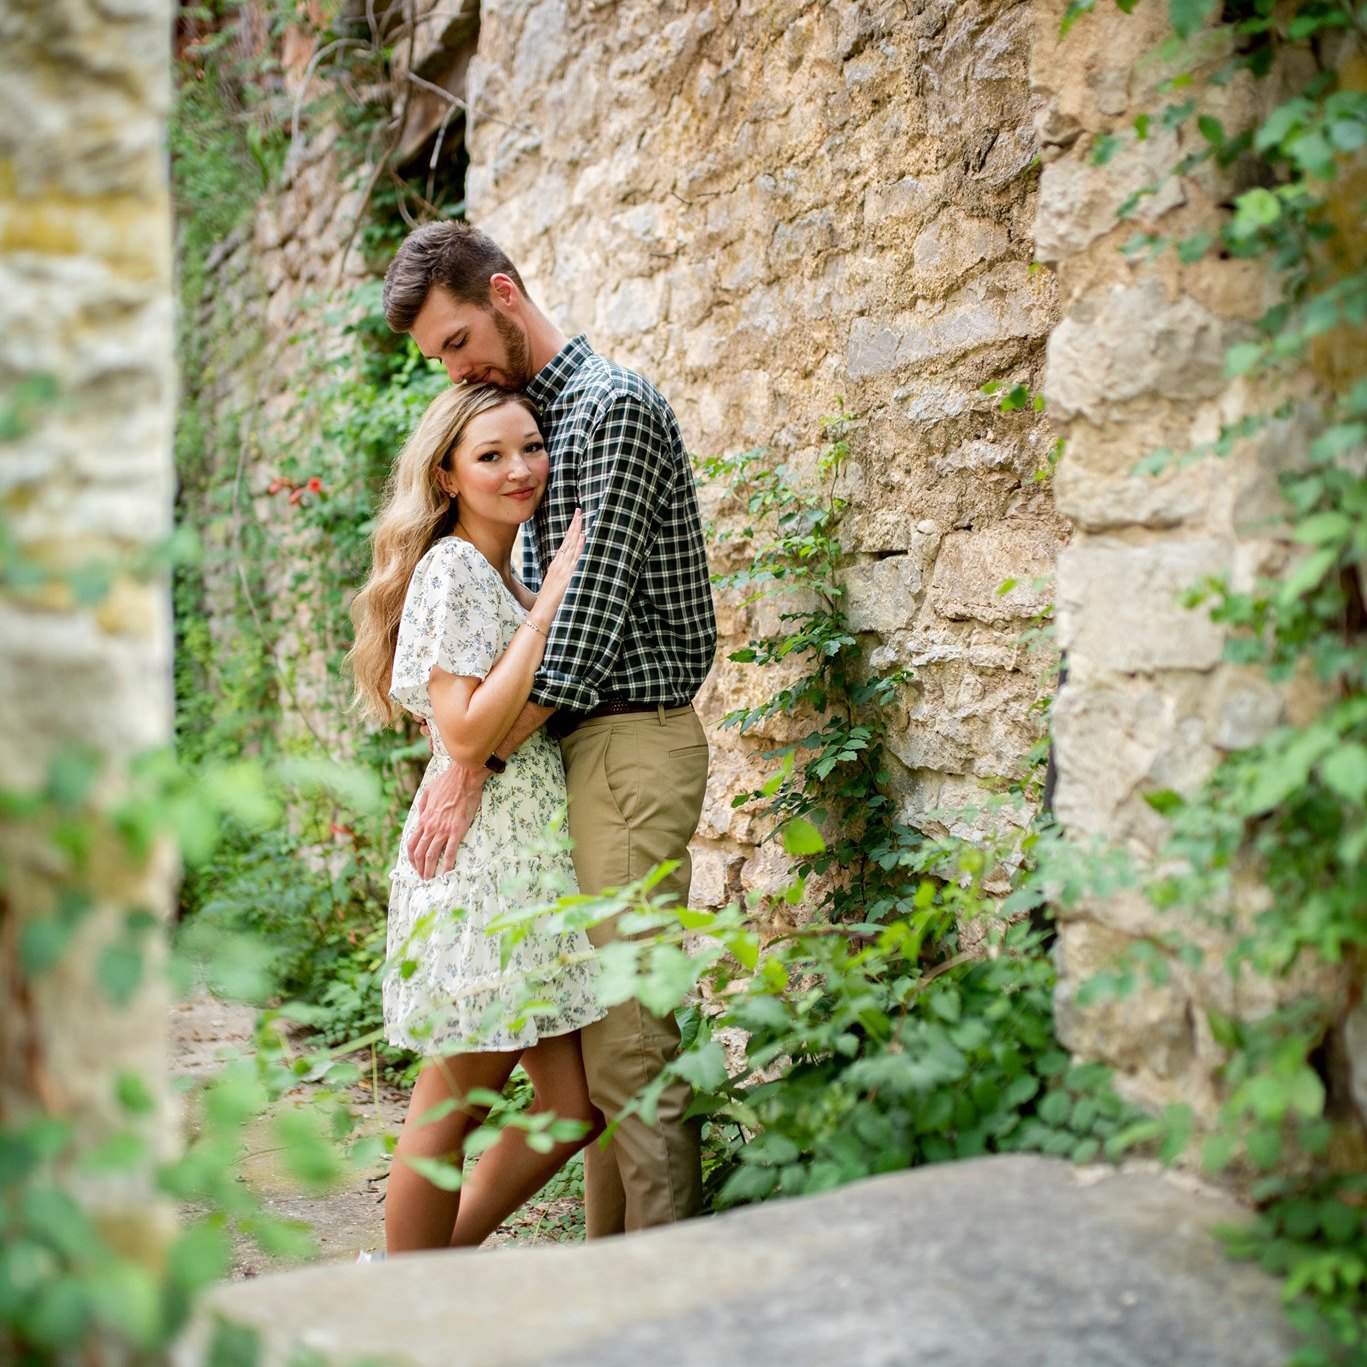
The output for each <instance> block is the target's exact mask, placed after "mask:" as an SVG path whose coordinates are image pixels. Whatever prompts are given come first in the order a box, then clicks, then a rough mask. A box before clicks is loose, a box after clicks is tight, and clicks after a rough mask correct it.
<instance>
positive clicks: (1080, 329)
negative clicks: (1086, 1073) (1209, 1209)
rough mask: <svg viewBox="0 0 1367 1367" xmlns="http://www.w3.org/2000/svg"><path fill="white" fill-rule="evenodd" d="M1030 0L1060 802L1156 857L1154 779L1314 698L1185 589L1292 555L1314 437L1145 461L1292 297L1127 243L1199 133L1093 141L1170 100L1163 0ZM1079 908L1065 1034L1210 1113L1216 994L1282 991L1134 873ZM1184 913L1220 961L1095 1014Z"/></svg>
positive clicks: (1188, 212) (1235, 400)
mask: <svg viewBox="0 0 1367 1367" xmlns="http://www.w3.org/2000/svg"><path fill="white" fill-rule="evenodd" d="M1032 8H1033V11H1034V14H1033V18H1034V22H1035V36H1034V41H1033V44H1032V49H1033V68H1032V72H1033V75H1032V79H1033V85H1034V89H1035V91H1036V93H1037V95H1038V96H1040V97H1042V98H1043V100H1044V101H1045V104H1044V107H1043V109H1042V111H1041V115H1040V123H1039V127H1040V133H1041V142H1042V147H1043V156H1044V160H1045V166H1044V170H1043V175H1042V178H1041V188H1040V202H1039V219H1038V229H1037V242H1036V251H1037V253H1038V255H1039V257H1040V259H1041V260H1042V261H1044V262H1046V263H1048V264H1049V265H1050V266H1051V267H1053V268H1054V269H1055V270H1056V272H1057V279H1058V288H1059V295H1060V303H1061V307H1062V315H1063V316H1062V318H1061V320H1060V322H1059V324H1058V327H1057V328H1056V330H1055V331H1054V333H1053V335H1052V337H1051V338H1050V341H1049V348H1048V367H1047V371H1046V379H1045V394H1046V396H1047V399H1048V406H1049V414H1050V418H1051V421H1052V422H1053V423H1054V424H1055V425H1056V426H1057V428H1058V429H1059V431H1060V432H1061V434H1062V435H1063V436H1064V437H1066V439H1067V451H1066V454H1065V456H1064V458H1063V460H1062V463H1061V465H1060V467H1059V473H1058V478H1057V484H1058V490H1057V493H1058V506H1059V511H1060V512H1061V513H1062V514H1063V515H1064V516H1066V517H1068V518H1069V519H1070V520H1071V521H1072V523H1073V526H1074V529H1075V531H1074V536H1073V539H1072V541H1071V543H1070V544H1069V545H1068V546H1067V547H1066V549H1065V550H1064V551H1063V553H1062V555H1061V556H1060V559H1059V564H1058V607H1059V622H1058V626H1059V644H1060V646H1061V647H1062V650H1063V652H1064V654H1065V659H1066V668H1067V682H1066V684H1065V685H1064V687H1063V688H1062V689H1061V691H1060V694H1059V697H1058V700H1057V702H1056V703H1055V706H1054V735H1055V745H1056V753H1057V762H1058V770H1059V774H1058V791H1057V801H1056V811H1057V814H1058V817H1059V820H1060V821H1061V823H1062V824H1063V826H1064V827H1065V829H1066V830H1067V832H1068V833H1069V834H1070V835H1071V836H1072V837H1073V838H1075V839H1076V840H1078V841H1080V842H1082V843H1084V844H1085V843H1086V842H1088V841H1090V840H1093V839H1095V838H1104V839H1105V840H1106V841H1108V842H1113V843H1115V844H1119V845H1121V846H1122V847H1124V848H1126V849H1127V850H1129V851H1130V852H1131V853H1132V854H1133V855H1135V856H1136V857H1137V859H1138V862H1139V864H1140V865H1141V867H1142V866H1145V865H1147V864H1149V863H1150V862H1151V859H1152V856H1153V855H1154V853H1155V852H1156V850H1157V849H1158V848H1159V846H1160V844H1161V842H1162V840H1163V838H1164V833H1165V829H1166V826H1165V823H1164V822H1163V821H1162V819H1161V818H1160V817H1158V816H1157V815H1156V814H1155V813H1154V811H1153V810H1152V809H1151V808H1150V807H1149V806H1148V804H1146V803H1145V801H1144V800H1143V799H1144V794H1145V793H1150V792H1154V791H1157V790H1161V789H1175V790H1177V791H1178V792H1181V793H1191V792H1193V791H1194V790H1195V789H1196V788H1197V786H1198V785H1199V784H1200V782H1201V781H1202V779H1204V777H1205V776H1206V775H1207V774H1208V773H1209V772H1210V770H1211V769H1212V768H1213V767H1214V765H1215V764H1216V763H1217V762H1218V761H1219V759H1220V758H1221V756H1222V755H1224V754H1226V753H1227V752H1229V751H1230V750H1233V749H1237V748H1240V747H1243V746H1246V745H1249V744H1252V743H1253V742H1254V741H1256V740H1257V739H1259V737H1260V736H1262V735H1263V734H1265V733H1266V731H1267V730H1269V729H1270V728H1271V727H1272V726H1274V725H1277V724H1279V723H1281V722H1284V721H1287V720H1292V721H1295V720H1299V719H1302V718H1303V716H1304V715H1305V708H1306V707H1307V706H1312V705H1313V701H1314V700H1313V699H1307V698H1303V697H1299V696H1298V695H1297V693H1296V692H1295V691H1292V692H1289V693H1284V692H1280V691H1278V690H1276V689H1275V688H1273V686H1272V685H1271V684H1269V683H1268V682H1267V680H1266V678H1265V677H1264V676H1263V675H1262V673H1261V672H1260V671H1258V670H1255V669H1253V668H1250V667H1243V666H1235V665H1232V664H1226V663H1222V660H1221V654H1222V647H1223V636H1222V629H1221V628H1219V627H1217V626H1216V625H1213V624H1212V623H1211V622H1210V620H1209V618H1208V617H1207V616H1206V614H1205V613H1204V612H1202V611H1199V610H1197V611H1188V610H1186V609H1184V608H1183V607H1181V606H1180V604H1179V601H1178V600H1179V596H1180V595H1181V593H1182V592H1183V590H1185V589H1187V588H1189V587H1191V586H1192V585H1193V584H1195V583H1197V582H1198V581H1200V580H1201V579H1203V578H1204V577H1206V576H1210V575H1216V574H1230V575H1231V576H1232V577H1233V579H1234V581H1235V582H1236V583H1239V584H1245V585H1246V584H1248V583H1250V582H1251V581H1252V579H1253V578H1254V576H1256V575H1258V574H1260V573H1273V572H1276V571H1277V570H1278V569H1279V568H1280V567H1282V566H1283V565H1284V564H1285V563H1286V555H1287V553H1288V543H1287V540H1286V538H1285V537H1284V536H1282V535H1280V534H1279V527H1278V521H1277V519H1278V516H1279V510H1280V501H1279V495H1278V493H1277V485H1276V473H1277V470H1278V468H1279V467H1280V466H1281V465H1282V464H1283V463H1284V462H1286V461H1289V460H1292V459H1294V458H1295V452H1296V449H1297V442H1296V440H1295V435H1296V434H1295V433H1294V432H1288V431H1287V430H1285V428H1280V429H1273V430H1270V431H1269V433H1268V434H1267V436H1266V437H1265V438H1264V439H1262V440H1260V441H1258V442H1254V443H1246V444H1245V446H1244V448H1243V449H1241V451H1240V452H1239V453H1238V454H1236V455H1235V456H1234V457H1231V458H1229V459H1227V460H1214V459H1211V460H1206V461H1202V462H1199V463H1197V464H1192V465H1188V466H1186V468H1184V469H1180V470H1173V471H1170V472H1169V473H1167V474H1165V475H1163V476H1161V477H1159V478H1153V477H1151V476H1148V475H1140V474H1136V473H1135V466H1136V465H1137V464H1138V462H1139V461H1140V460H1141V459H1142V458H1143V457H1144V456H1146V455H1148V454H1149V453H1150V452H1151V451H1154V450H1155V449H1157V448H1159V447H1171V448H1173V449H1175V450H1187V449H1190V448H1191V447H1192V446H1193V445H1196V444H1198V443H1200V442H1202V441H1208V440H1211V439H1213V438H1214V437H1215V436H1216V434H1217V432H1218V430H1219V426H1220V424H1221V423H1222V422H1224V423H1228V422H1232V421H1234V420H1236V419H1237V418H1238V417H1239V416H1240V415H1241V414H1243V413H1245V412H1247V411H1251V409H1252V407H1253V406H1254V399H1255V396H1254V395H1252V394H1251V393H1250V392H1249V391H1248V389H1247V387H1246V385H1245V382H1244V381H1242V380H1236V381H1229V380H1226V379H1225V377H1224V369H1223V356H1224V350H1225V348H1226V346H1227V345H1229V344H1230V343H1231V342H1233V341H1237V340H1239V339H1240V337H1241V335H1242V333H1243V331H1244V330H1245V329H1246V328H1247V327H1248V324H1249V323H1250V322H1251V321H1252V320H1253V319H1255V318H1256V317H1258V316H1259V314H1261V313H1262V312H1263V310H1264V309H1265V308H1266V307H1267V306H1268V305H1269V304H1270V303H1271V302H1272V301H1273V297H1274V296H1273V293H1272V291H1273V289H1274V285H1273V283H1272V282H1271V281H1270V280H1269V279H1268V278H1267V276H1266V275H1265V274H1264V272H1263V267H1262V265H1261V263H1256V262H1247V261H1238V260H1220V259H1218V258H1216V257H1214V256H1212V257H1211V258H1210V259H1206V260H1202V261H1200V262H1198V263H1196V264H1194V265H1187V266H1183V265H1180V264H1178V263H1177V261H1176V260H1175V258H1174V256H1173V254H1172V253H1166V254H1164V255H1163V256H1162V257H1161V258H1159V259H1158V260H1156V261H1147V260H1131V259H1127V258H1126V257H1125V256H1123V255H1122V254H1121V252H1120V251H1119V247H1120V246H1121V244H1122V243H1123V242H1125V241H1126V240H1127V239H1128V238H1130V237H1131V236H1132V235H1133V233H1134V232H1135V224H1134V223H1133V222H1128V223H1117V222H1116V221H1115V218H1114V210H1115V206H1116V205H1118V204H1119V203H1120V202H1121V200H1123V199H1124V198H1125V197H1126V196H1127V195H1128V194H1130V193H1131V192H1133V191H1135V190H1137V189H1140V188H1141V187H1143V186H1145V185H1147V184H1149V183H1151V182H1152V181H1154V180H1155V179H1157V178H1158V176H1159V175H1160V174H1161V173H1162V172H1164V171H1166V169H1167V168H1168V167H1169V166H1171V165H1172V164H1173V163H1174V162H1175V161H1176V160H1177V159H1178V157H1179V156H1180V155H1181V154H1182V152H1183V151H1186V150H1189V149H1186V148H1185V147H1183V146H1181V145H1179V142H1178V140H1177V137H1176V135H1172V134H1167V135H1162V134H1160V135H1157V136H1156V137H1155V138H1154V139H1152V140H1151V142H1152V143H1153V145H1152V146H1149V145H1145V144H1140V145H1139V146H1138V147H1135V146H1134V145H1131V146H1130V148H1129V149H1128V150H1126V151H1125V152H1123V153H1122V154H1120V155H1118V156H1116V157H1115V158H1114V159H1113V160H1112V161H1111V162H1110V163H1108V164H1107V165H1105V166H1095V165H1093V164H1092V159H1091V151H1092V146H1093V141H1094V139H1095V138H1096V137H1097V136H1098V135H1100V134H1101V133H1103V132H1114V131H1116V130H1119V129H1123V128H1128V127H1129V126H1131V125H1132V123H1133V120H1134V118H1135V116H1136V114H1138V113H1139V112H1141V111H1142V110H1144V109H1146V108H1150V107H1153V104H1154V100H1155V97H1154V95H1153V93H1152V90H1151V88H1150V87H1149V83H1150V82H1156V81H1157V80H1158V79H1160V77H1161V76H1162V74H1163V73H1162V72H1161V70H1159V68H1158V67H1157V66H1156V65H1155V64H1154V62H1153V61H1152V60H1149V61H1147V62H1145V63H1143V64H1142V65H1141V66H1140V67H1139V68H1138V70H1137V71H1136V65H1135V64H1136V62H1137V61H1138V59H1140V58H1141V57H1142V56H1143V55H1144V54H1145V53H1146V52H1148V51H1149V50H1150V49H1151V48H1153V47H1154V46H1155V44H1156V43H1157V41H1158V40H1159V39H1160V38H1161V37H1163V36H1165V31H1166V24H1167V19H1166V16H1165V14H1164V13H1163V12H1162V11H1161V10H1159V9H1152V10H1150V9H1148V8H1146V7H1144V6H1141V7H1139V9H1138V10H1137V11H1136V12H1135V13H1134V14H1133V15H1132V16H1129V17H1125V16H1122V15H1120V14H1118V13H1116V12H1114V11H1112V10H1109V9H1108V10H1105V11H1102V10H1101V9H1100V7H1099V8H1098V10H1097V12H1096V13H1095V14H1094V15H1091V16H1089V17H1088V20H1087V21H1086V22H1084V23H1079V24H1078V25H1076V26H1075V27H1074V28H1073V29H1072V30H1071V32H1070V33H1069V34H1068V36H1067V38H1066V39H1064V40H1062V41H1060V39H1059V37H1058V21H1059V18H1060V16H1061V14H1062V11H1063V9H1064V5H1063V3H1062V0H1058V2H1057V3H1055V2H1054V0H1050V2H1049V3H1041V4H1038V5H1035V6H1033V7H1032ZM1253 96H1254V92H1252V91H1250V90H1249V89H1247V88H1243V87H1240V86H1239V85H1237V84H1235V85H1232V86H1231V87H1230V88H1228V90H1227V91H1226V92H1225V98H1226V99H1227V100H1229V101H1231V102H1238V101H1240V100H1248V99H1251V98H1253ZM1231 122H1232V121H1231ZM1211 174H1213V173H1211ZM1227 193H1228V186H1226V185H1223V184H1221V183H1220V182H1219V181H1216V180H1214V179H1211V178H1210V177H1209V176H1208V175H1205V174H1198V175H1196V176H1186V177H1183V178H1182V179H1181V180H1180V181H1174V182H1171V183H1169V184H1168V185H1167V186H1166V187H1165V188H1164V189H1163V190H1162V192H1161V193H1160V194H1158V195H1156V196H1153V197H1151V198H1149V199H1147V200H1146V201H1144V204H1145V206H1146V207H1145V208H1144V211H1143V218H1144V221H1145V222H1146V223H1152V224H1156V225H1158V226H1157V227H1156V229H1155V231H1158V232H1161V233H1163V234H1167V235H1171V236H1175V237H1184V236H1187V235H1189V234H1191V233H1194V232H1196V231H1198V230H1199V229H1201V228H1202V227H1205V226H1209V225H1210V224H1211V222H1212V220H1213V218H1214V208H1215V205H1216V204H1217V203H1218V202H1219V201H1220V199H1221V198H1222V197H1224V196H1225V195H1226V194H1227ZM1068 914H1069V915H1070V916H1071V918H1072V919H1070V920H1067V921H1065V923H1064V924H1063V925H1062V926H1061V928H1060V941H1059V953H1060V960H1059V962H1060V969H1061V985H1060V989H1059V993H1058V997H1057V1004H1056V1009H1057V1016H1058V1022H1059V1027H1060V1032H1061V1035H1062V1037H1063V1039H1064V1040H1065V1042H1066V1043H1067V1044H1068V1045H1069V1046H1070V1047H1071V1048H1073V1049H1074V1050H1075V1051H1076V1052H1078V1053H1081V1054H1083V1055H1086V1056H1089V1057H1093V1058H1102V1059H1105V1060H1107V1061H1109V1062H1111V1063H1113V1064H1115V1065H1116V1066H1117V1067H1118V1069H1119V1070H1120V1072H1121V1075H1122V1077H1123V1078H1124V1079H1125V1080H1126V1083H1127V1085H1128V1086H1129V1087H1130V1089H1131V1090H1132V1091H1133V1092H1134V1093H1136V1094H1137V1095H1138V1096H1140V1097H1141V1098H1143V1099H1145V1100H1147V1101H1150V1102H1167V1101H1178V1100H1181V1101H1187V1102H1191V1103H1193V1104H1194V1105H1195V1106H1196V1107H1197V1110H1198V1114H1199V1113H1205V1114H1209V1113H1210V1108H1211V1107H1212V1106H1213V1104H1214V1101H1215V1098H1214V1094H1213V1090H1212V1073H1213V1071H1214V1069H1215V1068H1216V1067H1217V1066H1218V1065H1219V1063H1220V1062H1222V1054H1221V1051H1220V1049H1219V1047H1218V1046H1217V1044H1216V1042H1215V1040H1214V1039H1213V1038H1212V1036H1211V1033H1210V1029H1209V1026H1208V1023H1207V1016H1206V1011H1207V1010H1208V1009H1211V1008H1213V1009H1215V1010H1217V1011H1219V1012H1220V1013H1222V1014H1224V1015H1227V1016H1240V1015H1244V1014H1257V1013H1258V1012H1259V1011H1260V1010H1262V1009H1265V1007H1266V1006H1267V1005H1268V1004H1270V998H1269V995H1268V994H1269V993H1270V992H1271V990H1272V989H1271V987H1270V985H1268V984H1266V983H1261V982H1259V981H1257V980H1256V979H1252V978H1251V977H1250V976H1248V975H1246V976H1245V977H1244V979H1243V980H1242V981H1241V982H1239V983H1238V984H1235V983H1233V982H1231V980H1230V979H1229V977H1228V975H1227V974H1226V973H1225V972H1224V970H1223V966H1222V959H1223V953H1222V951H1223V948H1224V946H1223V945H1222V943H1221V942H1220V940H1219V938H1218V937H1217V936H1215V935H1214V934H1213V933H1212V932H1211V931H1210V930H1209V929H1208V928H1204V927H1202V926H1201V925H1200V924H1199V923H1197V922H1195V921H1194V920H1193V919H1192V918H1191V917H1190V916H1185V915H1183V914H1182V913H1180V912H1170V913H1161V914H1160V913H1158V912H1156V911H1154V909H1153V908H1152V907H1151V906H1150V905H1149V903H1148V902H1147V900H1146V899H1145V898H1144V897H1143V896H1142V895H1141V894H1140V893H1139V892H1138V891H1137V890H1135V891H1133V892H1126V893H1121V894H1117V895H1114V896H1110V897H1106V898H1094V899H1092V900H1090V901H1088V902H1086V903H1084V904H1083V905H1081V906H1079V907H1076V908H1073V909H1072V910H1071V912H1069V913H1068ZM1171 931H1179V932H1182V933H1184V934H1186V935H1188V936H1191V937H1193V938H1195V939H1196V941H1197V942H1198V943H1199V944H1203V945H1204V946H1205V947H1206V948H1207V949H1208V950H1209V951H1210V952H1209V953H1208V954H1207V955H1206V966H1205V967H1204V968H1203V969H1201V970H1197V971H1191V970H1188V969H1185V968H1183V966H1182V965H1181V964H1180V963H1179V962H1177V960H1176V959H1175V958H1171V956H1169V957H1170V963H1169V970H1170V976H1169V979H1168V981H1167V982H1166V983H1165V984H1163V985H1154V984H1152V983H1144V984H1141V987H1140V989H1139V990H1138V991H1137V992H1136V993H1134V994H1132V995H1130V996H1127V997H1125V998H1123V999H1120V1000H1118V1001H1115V1002H1113V1003H1112V1004H1111V1005H1109V1006H1106V1007H1102V1008H1095V1009H1090V1010H1085V1011H1084V1010H1082V1009H1080V1008H1079V1006H1078V1004H1077V997H1076V991H1077V987H1078V985H1079V984H1080V983H1081V982H1083V981H1085V980H1086V979H1087V978H1088V977H1090V976H1091V975H1092V974H1093V973H1094V972H1095V971H1097V970H1098V969H1100V968H1103V967H1105V966H1106V965H1107V964H1109V963H1110V962H1111V961H1112V960H1113V959H1114V957H1115V956H1116V955H1117V954H1118V953H1120V952H1121V951H1123V950H1125V949H1126V948H1127V947H1128V946H1130V945H1132V944H1134V943H1135V942H1136V941H1138V940H1148V939H1153V940H1154V941H1155V942H1156V941H1157V939H1158V937H1161V936H1163V935H1164V934H1165V933H1168V932H1171ZM1305 987H1306V984H1305V983H1299V984H1293V985H1291V988H1295V989H1299V990H1304V989H1305ZM1287 990H1289V989H1287Z"/></svg>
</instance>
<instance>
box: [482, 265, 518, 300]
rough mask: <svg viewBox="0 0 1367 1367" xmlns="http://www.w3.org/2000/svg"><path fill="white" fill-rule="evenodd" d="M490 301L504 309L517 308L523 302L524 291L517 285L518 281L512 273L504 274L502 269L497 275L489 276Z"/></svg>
mask: <svg viewBox="0 0 1367 1367" xmlns="http://www.w3.org/2000/svg"><path fill="white" fill-rule="evenodd" d="M489 302H490V303H491V304H492V305H493V306H494V307H495V308H498V307H500V306H501V307H502V308H504V309H508V308H515V307H516V306H517V305H518V304H519V303H521V302H522V291H521V290H520V289H518V287H517V281H516V280H514V279H513V277H512V276H511V275H504V274H503V272H502V271H500V272H499V273H498V274H497V275H491V276H490V277H489Z"/></svg>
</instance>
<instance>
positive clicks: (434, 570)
mask: <svg viewBox="0 0 1367 1367" xmlns="http://www.w3.org/2000/svg"><path fill="white" fill-rule="evenodd" d="M472 557H478V558H479V559H482V558H483V557H481V556H480V554H479V552H478V551H477V550H474V548H473V547H471V548H470V549H469V551H466V550H465V548H464V547H463V546H462V545H461V543H460V542H454V541H453V542H446V543H443V544H442V545H441V546H439V547H437V548H436V550H434V551H433V552H432V553H431V554H429V555H428V556H427V558H426V559H425V560H423V561H422V562H421V563H420V564H419V565H418V568H417V569H416V570H415V571H414V572H413V580H412V583H410V584H409V586H408V596H407V598H405V600H404V605H403V616H402V617H401V618H400V619H399V640H398V645H397V647H396V648H395V651H394V672H393V676H392V678H391V681H390V686H389V696H390V697H391V698H393V699H394V701H395V702H396V703H398V704H399V706H400V707H402V708H405V709H407V710H408V711H409V712H412V713H413V714H414V715H415V716H419V717H426V718H429V719H430V718H431V716H432V701H431V699H430V697H429V696H428V692H427V684H428V681H429V680H430V679H431V677H432V667H433V666H434V665H440V666H441V667H442V668H443V669H444V670H446V671H447V673H448V674H462V675H467V676H469V677H471V678H476V679H482V678H484V676H485V675H486V674H488V672H489V671H490V670H491V669H492V668H493V666H494V661H495V660H497V659H498V657H499V656H500V655H501V654H502V653H503V649H502V647H503V642H502V631H501V628H500V623H499V612H498V600H497V597H496V594H495V591H494V587H495V586H494V584H493V583H492V582H491V581H492V572H491V573H490V574H484V573H482V571H481V567H480V566H479V565H477V564H475V563H474V559H473V558H472Z"/></svg>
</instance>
